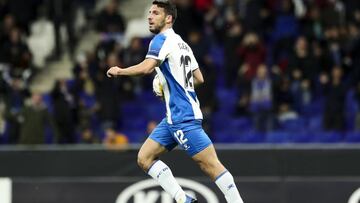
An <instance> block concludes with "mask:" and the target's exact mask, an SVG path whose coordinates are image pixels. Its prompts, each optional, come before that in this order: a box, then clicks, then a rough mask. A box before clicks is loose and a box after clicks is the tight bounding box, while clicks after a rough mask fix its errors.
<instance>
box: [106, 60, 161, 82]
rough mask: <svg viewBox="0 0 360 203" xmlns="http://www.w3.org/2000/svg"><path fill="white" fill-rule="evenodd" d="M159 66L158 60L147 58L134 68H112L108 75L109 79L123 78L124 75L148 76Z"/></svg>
mask: <svg viewBox="0 0 360 203" xmlns="http://www.w3.org/2000/svg"><path fill="white" fill-rule="evenodd" d="M157 65H158V61H157V60H156V59H153V58H146V59H145V60H143V61H142V62H141V63H139V64H136V65H134V66H130V67H128V68H120V67H118V66H114V67H111V68H110V69H109V70H108V71H107V72H106V75H107V76H108V77H109V78H111V77H116V76H122V75H127V76H135V75H146V74H150V73H152V72H153V71H154V69H155V67H156V66H157Z"/></svg>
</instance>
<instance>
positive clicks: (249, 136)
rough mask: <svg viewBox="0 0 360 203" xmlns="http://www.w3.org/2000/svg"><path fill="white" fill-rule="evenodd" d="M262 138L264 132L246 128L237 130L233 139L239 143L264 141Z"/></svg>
mask: <svg viewBox="0 0 360 203" xmlns="http://www.w3.org/2000/svg"><path fill="white" fill-rule="evenodd" d="M264 138H265V134H264V133H262V132H258V131H254V130H248V131H243V132H239V133H238V136H237V137H236V138H235V140H236V141H237V142H240V143H261V142H264Z"/></svg>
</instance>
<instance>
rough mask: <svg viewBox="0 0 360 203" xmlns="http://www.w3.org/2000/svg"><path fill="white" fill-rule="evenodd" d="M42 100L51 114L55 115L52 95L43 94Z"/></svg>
mask: <svg viewBox="0 0 360 203" xmlns="http://www.w3.org/2000/svg"><path fill="white" fill-rule="evenodd" d="M42 100H43V102H44V104H45V106H46V107H47V109H48V111H49V113H50V114H53V113H54V105H53V100H52V97H51V95H50V94H42Z"/></svg>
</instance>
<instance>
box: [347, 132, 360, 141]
mask: <svg viewBox="0 0 360 203" xmlns="http://www.w3.org/2000/svg"><path fill="white" fill-rule="evenodd" d="M344 140H345V141H346V142H352V143H360V132H347V133H346V134H345V139H344Z"/></svg>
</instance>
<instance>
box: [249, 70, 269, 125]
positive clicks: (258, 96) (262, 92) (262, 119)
mask: <svg viewBox="0 0 360 203" xmlns="http://www.w3.org/2000/svg"><path fill="white" fill-rule="evenodd" d="M272 100H273V98H272V83H271V80H270V78H269V76H268V72H267V69H266V66H265V65H264V64H261V65H259V67H258V68H257V71H256V77H255V78H254V79H253V80H252V82H251V96H250V109H251V113H252V115H253V119H254V123H255V128H256V130H259V131H268V130H271V129H272V127H273V123H272V122H273V121H272V113H271V110H272V102H273V101H272Z"/></svg>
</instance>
